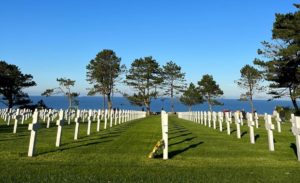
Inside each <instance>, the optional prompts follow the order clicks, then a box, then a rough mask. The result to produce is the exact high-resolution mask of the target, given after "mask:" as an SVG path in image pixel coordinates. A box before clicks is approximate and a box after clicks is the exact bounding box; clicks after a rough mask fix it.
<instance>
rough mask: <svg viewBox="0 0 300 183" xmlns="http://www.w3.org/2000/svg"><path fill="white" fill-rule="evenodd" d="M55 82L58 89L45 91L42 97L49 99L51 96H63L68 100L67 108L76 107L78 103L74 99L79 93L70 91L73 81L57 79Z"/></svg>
mask: <svg viewBox="0 0 300 183" xmlns="http://www.w3.org/2000/svg"><path fill="white" fill-rule="evenodd" d="M56 81H57V82H58V83H59V87H56V88H51V89H46V90H45V91H44V92H43V93H42V95H43V96H46V97H49V96H51V95H57V94H63V95H65V96H67V98H68V101H69V108H72V107H76V106H78V103H79V101H78V100H77V99H76V98H77V97H78V96H79V93H76V92H72V91H71V88H72V87H74V85H75V80H71V79H67V78H57V79H56Z"/></svg>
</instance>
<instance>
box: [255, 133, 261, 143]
mask: <svg viewBox="0 0 300 183" xmlns="http://www.w3.org/2000/svg"><path fill="white" fill-rule="evenodd" d="M259 137H260V135H259V134H257V135H255V137H254V139H255V142H256V141H257V140H258V139H259Z"/></svg>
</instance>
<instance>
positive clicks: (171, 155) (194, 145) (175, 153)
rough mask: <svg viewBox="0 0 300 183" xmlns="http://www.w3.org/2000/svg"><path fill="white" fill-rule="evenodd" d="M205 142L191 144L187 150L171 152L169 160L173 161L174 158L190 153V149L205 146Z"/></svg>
mask: <svg viewBox="0 0 300 183" xmlns="http://www.w3.org/2000/svg"><path fill="white" fill-rule="evenodd" d="M203 143H204V142H198V143H194V144H191V145H189V146H188V147H186V148H183V149H179V150H174V151H171V152H169V158H170V159H172V158H174V157H175V156H177V155H179V154H181V153H184V152H186V151H188V150H189V149H193V148H196V147H197V146H199V145H201V144H203Z"/></svg>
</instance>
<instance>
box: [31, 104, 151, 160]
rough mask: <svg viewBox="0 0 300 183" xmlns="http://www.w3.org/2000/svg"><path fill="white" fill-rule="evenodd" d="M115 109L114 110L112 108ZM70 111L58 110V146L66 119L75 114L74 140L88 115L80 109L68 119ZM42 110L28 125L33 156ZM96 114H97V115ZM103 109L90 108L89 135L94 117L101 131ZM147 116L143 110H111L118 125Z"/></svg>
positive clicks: (105, 119) (32, 154) (35, 114)
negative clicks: (67, 114)
mask: <svg viewBox="0 0 300 183" xmlns="http://www.w3.org/2000/svg"><path fill="white" fill-rule="evenodd" d="M111 111H113V110H111ZM67 112H69V111H64V110H60V111H59V112H58V119H57V121H56V125H57V135H56V143H55V146H56V147H60V145H61V137H62V132H63V126H64V123H65V121H68V119H69V117H71V116H72V115H74V116H75V132H74V140H78V134H79V125H80V123H81V122H83V118H85V117H86V112H85V111H83V112H82V111H80V110H77V111H76V113H75V114H73V113H74V112H72V113H69V117H67V119H66V118H65V117H66V115H65V113H67ZM39 113H40V111H37V110H36V111H35V112H34V115H33V119H32V123H31V124H29V126H28V130H30V131H31V135H30V143H29V149H28V156H29V157H32V156H34V149H35V143H36V138H37V137H36V136H37V131H38V129H39V128H40V122H39V119H40V118H39V117H40V115H39ZM107 114H108V112H107V110H105V112H104V116H103V119H104V121H105V124H104V125H105V129H106V124H107V118H108V115H107ZM95 115H96V116H95ZM101 115H102V113H101V111H100V110H99V111H98V113H94V112H93V110H88V116H87V120H88V123H87V125H88V128H87V135H90V133H91V123H92V121H94V119H96V118H97V131H100V122H101ZM144 117H146V112H142V111H129V110H124V111H123V110H122V111H121V112H120V111H115V112H111V113H110V121H111V124H112V119H113V118H114V120H115V125H117V123H116V122H117V121H116V119H117V120H118V122H119V124H121V123H125V122H128V121H132V120H135V119H140V118H144Z"/></svg>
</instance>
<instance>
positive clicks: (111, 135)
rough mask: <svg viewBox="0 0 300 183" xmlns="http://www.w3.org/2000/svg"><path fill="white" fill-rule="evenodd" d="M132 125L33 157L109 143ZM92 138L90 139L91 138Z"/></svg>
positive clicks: (81, 139) (87, 137) (109, 130)
mask: <svg viewBox="0 0 300 183" xmlns="http://www.w3.org/2000/svg"><path fill="white" fill-rule="evenodd" d="M131 125H132V124H130V125H129V124H128V125H122V126H117V127H115V128H112V129H107V130H106V131H105V132H106V133H104V134H101V133H98V134H94V135H91V136H84V137H82V138H80V139H78V141H72V142H69V143H64V144H62V145H61V147H59V148H57V149H52V150H50V151H46V152H38V153H37V154H36V155H35V156H40V155H45V154H48V153H54V152H62V151H65V150H70V149H75V148H79V147H86V146H90V145H97V144H101V143H106V142H111V141H113V139H114V138H116V137H118V136H121V134H122V133H124V132H126V129H127V128H129V127H130V126H131ZM91 137H92V138H91ZM87 141H91V142H90V143H86V142H87ZM20 156H21V157H23V156H26V154H24V153H22V154H20Z"/></svg>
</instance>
